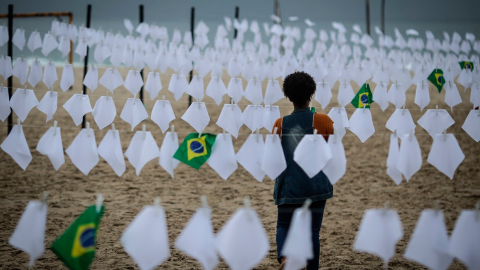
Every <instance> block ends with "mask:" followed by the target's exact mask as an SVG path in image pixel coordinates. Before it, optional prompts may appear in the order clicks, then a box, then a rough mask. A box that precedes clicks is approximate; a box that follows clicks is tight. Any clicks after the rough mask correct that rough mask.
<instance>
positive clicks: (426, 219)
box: [403, 210, 453, 270]
mask: <svg viewBox="0 0 480 270" xmlns="http://www.w3.org/2000/svg"><path fill="white" fill-rule="evenodd" d="M449 244H450V243H449V240H448V233H447V228H446V227H445V222H444V218H443V212H442V211H438V212H437V211H435V210H423V211H422V214H421V215H420V218H419V219H418V222H417V226H416V227H415V230H414V231H413V235H412V238H411V239H410V242H409V243H408V246H407V249H406V250H405V254H404V255H403V256H404V257H405V258H407V259H409V260H412V261H415V262H418V263H420V264H422V265H424V266H426V267H428V268H429V269H432V270H446V269H447V268H448V266H449V265H450V264H451V263H452V261H453V257H452V256H450V255H449V254H448V246H449Z"/></svg>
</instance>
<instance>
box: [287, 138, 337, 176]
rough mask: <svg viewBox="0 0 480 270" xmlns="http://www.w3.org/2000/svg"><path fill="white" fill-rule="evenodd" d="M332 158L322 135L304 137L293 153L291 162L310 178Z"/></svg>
mask: <svg viewBox="0 0 480 270" xmlns="http://www.w3.org/2000/svg"><path fill="white" fill-rule="evenodd" d="M331 158H332V151H331V150H330V146H329V145H328V144H327V142H326V141H325V139H324V138H323V136H322V135H305V136H303V138H302V140H300V142H299V143H298V145H297V148H295V151H294V152H293V160H294V161H295V162H296V163H297V164H298V166H300V168H302V169H303V171H304V172H305V173H306V174H307V175H308V177H310V178H312V177H314V176H315V175H317V174H318V173H319V172H320V171H321V170H322V169H323V168H324V167H325V165H326V164H327V163H328V161H329V160H330V159H331Z"/></svg>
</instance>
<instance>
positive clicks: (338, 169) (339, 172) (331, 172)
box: [322, 135, 347, 185]
mask: <svg viewBox="0 0 480 270" xmlns="http://www.w3.org/2000/svg"><path fill="white" fill-rule="evenodd" d="M328 146H329V147H330V151H331V153H332V158H331V159H330V160H329V161H328V162H327V164H325V167H323V170H322V171H323V173H324V174H325V175H326V176H327V177H328V180H330V183H331V184H332V185H334V184H335V183H337V181H338V180H340V178H342V177H343V175H345V172H346V171H347V158H346V156H345V149H344V147H343V143H342V140H341V138H340V137H339V136H338V135H333V136H330V137H329V138H328Z"/></svg>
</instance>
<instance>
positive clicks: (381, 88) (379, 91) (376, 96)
mask: <svg viewBox="0 0 480 270" xmlns="http://www.w3.org/2000/svg"><path fill="white" fill-rule="evenodd" d="M387 95H388V94H387V84H385V83H383V82H380V83H379V84H377V86H376V87H375V91H374V92H373V94H372V99H373V100H375V102H376V103H377V104H378V105H380V109H382V111H385V110H386V109H387V108H388V96H387Z"/></svg>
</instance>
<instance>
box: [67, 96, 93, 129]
mask: <svg viewBox="0 0 480 270" xmlns="http://www.w3.org/2000/svg"><path fill="white" fill-rule="evenodd" d="M63 108H64V109H65V110H66V111H67V112H68V114H70V116H71V117H72V119H73V122H74V123H75V125H76V126H78V125H80V124H81V123H82V121H83V116H84V115H85V114H87V113H89V112H92V105H90V98H89V97H88V95H83V94H74V95H73V96H72V97H71V98H70V99H69V100H67V102H65V104H63Z"/></svg>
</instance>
